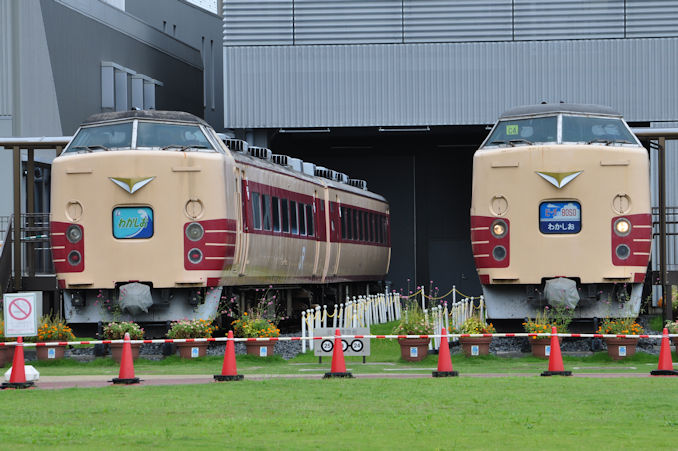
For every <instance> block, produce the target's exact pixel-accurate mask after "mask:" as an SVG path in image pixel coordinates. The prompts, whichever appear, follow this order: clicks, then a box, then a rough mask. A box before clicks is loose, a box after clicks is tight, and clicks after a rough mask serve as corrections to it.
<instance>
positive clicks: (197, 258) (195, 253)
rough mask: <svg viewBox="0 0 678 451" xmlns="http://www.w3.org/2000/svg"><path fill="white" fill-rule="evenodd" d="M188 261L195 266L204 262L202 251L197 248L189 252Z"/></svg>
mask: <svg viewBox="0 0 678 451" xmlns="http://www.w3.org/2000/svg"><path fill="white" fill-rule="evenodd" d="M188 261H190V262H191V263H193V264H198V263H200V262H201V261H202V251H201V250H200V249H198V248H195V247H194V248H193V249H191V250H190V251H188Z"/></svg>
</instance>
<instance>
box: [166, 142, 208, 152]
mask: <svg viewBox="0 0 678 451" xmlns="http://www.w3.org/2000/svg"><path fill="white" fill-rule="evenodd" d="M169 149H176V150H178V151H179V152H184V151H186V150H188V149H207V146H181V145H179V144H170V145H169V146H165V147H163V148H162V150H169Z"/></svg>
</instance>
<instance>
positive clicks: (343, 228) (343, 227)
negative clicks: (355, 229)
mask: <svg viewBox="0 0 678 451" xmlns="http://www.w3.org/2000/svg"><path fill="white" fill-rule="evenodd" d="M339 215H340V216H341V239H342V240H345V239H346V207H341V208H340V209H339Z"/></svg>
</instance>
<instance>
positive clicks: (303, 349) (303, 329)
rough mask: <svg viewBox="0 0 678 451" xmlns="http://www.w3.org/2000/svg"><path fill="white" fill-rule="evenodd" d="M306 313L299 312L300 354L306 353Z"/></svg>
mask: <svg viewBox="0 0 678 451" xmlns="http://www.w3.org/2000/svg"><path fill="white" fill-rule="evenodd" d="M305 338H306V312H305V311H304V312H301V352H302V353H304V352H306V340H305Z"/></svg>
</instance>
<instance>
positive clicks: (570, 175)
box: [536, 171, 584, 189]
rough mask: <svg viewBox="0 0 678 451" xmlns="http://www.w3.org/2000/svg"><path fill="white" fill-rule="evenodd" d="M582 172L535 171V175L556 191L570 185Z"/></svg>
mask: <svg viewBox="0 0 678 451" xmlns="http://www.w3.org/2000/svg"><path fill="white" fill-rule="evenodd" d="M582 172H584V171H572V172H541V171H536V173H537V174H539V175H540V176H541V177H542V178H543V179H544V180H546V181H547V182H549V183H550V184H551V185H553V186H555V187H556V188H558V189H560V188H562V187H563V186H565V185H567V184H568V183H570V182H571V181H572V180H574V179H575V177H577V176H578V175H579V174H581V173H582Z"/></svg>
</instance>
